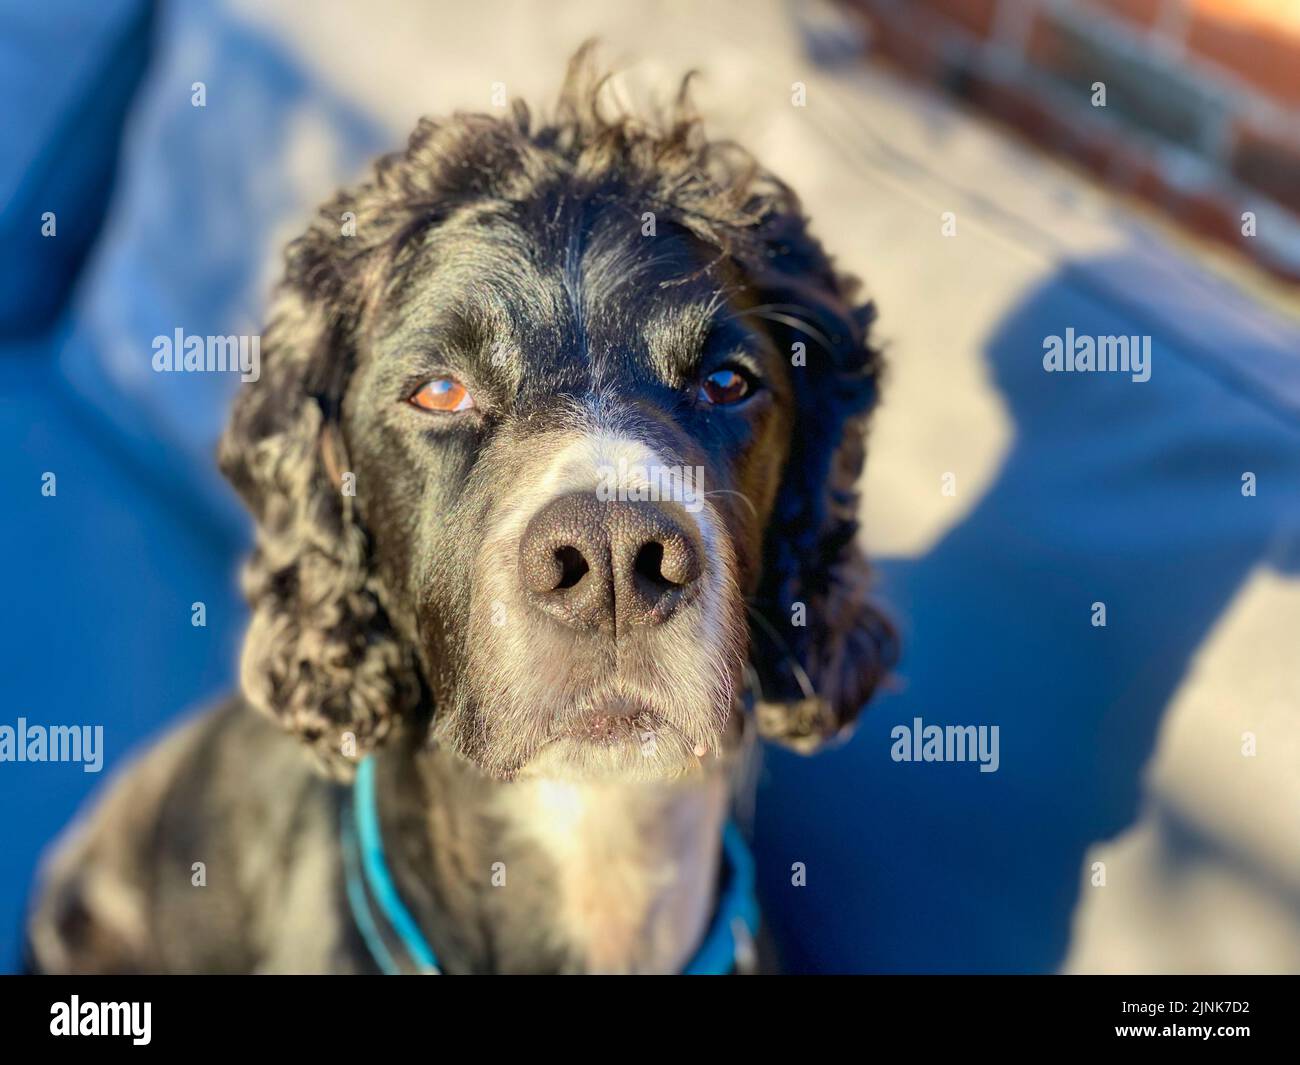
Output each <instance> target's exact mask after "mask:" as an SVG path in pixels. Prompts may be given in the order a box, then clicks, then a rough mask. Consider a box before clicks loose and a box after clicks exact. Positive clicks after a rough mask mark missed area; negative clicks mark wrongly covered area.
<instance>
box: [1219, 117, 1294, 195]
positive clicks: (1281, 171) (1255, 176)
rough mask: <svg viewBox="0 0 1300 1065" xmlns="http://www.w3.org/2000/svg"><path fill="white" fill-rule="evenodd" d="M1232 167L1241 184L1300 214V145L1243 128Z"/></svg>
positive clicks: (1240, 130)
mask: <svg viewBox="0 0 1300 1065" xmlns="http://www.w3.org/2000/svg"><path fill="white" fill-rule="evenodd" d="M1231 168H1232V172H1233V174H1234V175H1236V177H1237V178H1238V179H1239V180H1240V181H1241V182H1243V183H1244V184H1246V185H1249V186H1251V187H1252V188H1255V189H1258V190H1259V191H1260V192H1263V193H1265V194H1266V195H1267V196H1269V197H1270V198H1272V199H1274V200H1276V201H1277V202H1278V203H1280V204H1282V205H1283V206H1284V207H1286V208H1288V209H1289V210H1291V211H1292V212H1294V213H1295V214H1297V215H1300V143H1297V142H1296V141H1294V140H1286V139H1283V138H1282V137H1279V136H1277V135H1274V134H1271V133H1267V132H1265V131H1263V130H1259V129H1255V128H1253V127H1251V126H1249V125H1241V126H1239V127H1238V129H1237V131H1236V139H1235V144H1234V145H1233V149H1232V163H1231Z"/></svg>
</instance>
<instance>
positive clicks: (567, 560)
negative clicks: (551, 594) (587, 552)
mask: <svg viewBox="0 0 1300 1065" xmlns="http://www.w3.org/2000/svg"><path fill="white" fill-rule="evenodd" d="M555 561H556V562H558V563H559V565H560V579H559V581H558V582H557V583H556V585H555V590H556V591H560V590H561V589H564V588H572V587H573V586H574V585H575V584H577V583H578V582H579V581H580V580H582V578H583V577H584V576H586V574H587V570H588V569H590V567H589V566H588V565H587V560H586V559H585V558H583V557H582V552H581V551H579V550H578V549H577V548H576V547H569V546H567V545H566V546H564V547H557V548H556V549H555Z"/></svg>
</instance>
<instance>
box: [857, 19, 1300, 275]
mask: <svg viewBox="0 0 1300 1065" xmlns="http://www.w3.org/2000/svg"><path fill="white" fill-rule="evenodd" d="M846 2H848V3H849V4H850V6H852V7H853V8H854V9H856V10H857V11H859V12H860V13H862V14H863V15H864V16H865V17H866V19H867V21H868V23H869V25H870V28H871V32H870V45H869V47H870V49H871V50H872V51H873V52H874V53H876V54H878V55H880V56H881V57H883V58H885V59H887V60H889V61H890V62H892V63H894V64H895V65H897V66H899V67H901V68H902V69H903V70H904V71H906V72H907V73H909V74H910V75H912V76H914V77H917V78H920V79H922V80H925V81H928V82H931V83H934V84H937V85H939V86H941V87H942V88H944V89H945V90H947V91H949V92H951V93H953V94H955V95H957V96H959V97H961V98H963V99H965V100H967V101H968V102H970V103H971V104H973V105H974V106H976V107H978V108H981V109H983V110H985V111H988V112H990V113H991V114H993V115H994V116H996V117H997V118H999V119H1001V120H1002V121H1004V122H1007V123H1009V124H1010V125H1012V126H1014V127H1015V128H1016V129H1018V130H1019V131H1020V132H1021V133H1023V134H1024V135H1025V136H1027V137H1029V138H1031V139H1032V140H1034V141H1036V142H1037V143H1039V144H1042V145H1044V146H1045V147H1048V148H1050V149H1053V150H1056V151H1059V152H1062V153H1065V154H1067V155H1069V156H1071V157H1072V158H1074V159H1076V160H1078V161H1079V162H1081V163H1082V164H1083V165H1084V166H1086V167H1087V168H1088V169H1090V170H1092V171H1093V172H1094V173H1096V174H1097V175H1098V176H1099V177H1100V178H1102V179H1103V180H1105V181H1107V182H1109V183H1111V184H1113V185H1116V186H1119V187H1121V188H1124V189H1127V190H1129V191H1131V192H1134V193H1136V194H1138V195H1140V196H1142V197H1143V198H1145V199H1147V200H1149V201H1151V202H1152V203H1154V204H1156V205H1158V206H1159V207H1161V208H1163V209H1164V210H1166V211H1168V212H1169V213H1170V214H1171V215H1173V216H1174V217H1176V218H1178V219H1179V220H1181V221H1182V222H1184V223H1185V224H1186V225H1188V226H1190V227H1191V228H1193V229H1195V230H1196V231H1198V232H1200V233H1202V234H1203V235H1206V236H1209V237H1211V238H1213V239H1215V240H1218V241H1222V242H1223V243H1226V244H1230V245H1232V246H1233V247H1235V248H1237V249H1239V250H1240V251H1242V252H1243V253H1245V254H1246V255H1248V256H1250V257H1252V258H1254V259H1255V260H1256V261H1258V262H1260V263H1262V264H1263V265H1265V266H1266V267H1268V268H1269V269H1271V270H1273V271H1274V272H1276V273H1278V274H1280V275H1281V276H1283V277H1287V278H1290V279H1293V280H1300V0H846ZM1099 86H1101V87H1104V103H1103V102H1101V101H1102V97H1101V96H1100V94H1099V93H1098V87H1099ZM1247 212H1249V213H1250V214H1251V216H1253V221H1254V233H1253V235H1251V234H1250V233H1249V232H1248V231H1249V229H1250V226H1249V224H1248V222H1247V220H1245V219H1243V215H1245V214H1246V213H1247Z"/></svg>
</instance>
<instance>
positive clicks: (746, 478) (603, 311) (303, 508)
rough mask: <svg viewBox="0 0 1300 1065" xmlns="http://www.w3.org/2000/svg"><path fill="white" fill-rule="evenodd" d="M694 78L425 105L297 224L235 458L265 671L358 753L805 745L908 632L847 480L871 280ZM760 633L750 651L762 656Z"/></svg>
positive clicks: (623, 758) (264, 704) (680, 754)
mask: <svg viewBox="0 0 1300 1065" xmlns="http://www.w3.org/2000/svg"><path fill="white" fill-rule="evenodd" d="M853 289H854V285H853V283H852V282H851V281H849V280H848V279H846V278H844V277H842V276H840V275H839V274H837V273H836V272H835V271H834V269H833V268H832V266H831V264H830V262H829V260H828V258H827V256H826V254H825V253H824V252H823V250H822V248H821V246H820V245H819V244H818V243H817V242H816V241H815V240H814V239H813V238H812V237H811V236H810V235H809V232H808V229H807V223H806V220H805V218H804V216H803V213H802V211H801V208H800V205H799V203H798V201H797V199H796V197H795V196H794V194H793V193H792V192H791V191H790V190H789V189H788V188H787V187H786V186H785V185H784V184H782V183H781V182H780V181H779V180H777V179H776V178H775V177H773V176H772V175H771V174H769V173H767V172H766V171H764V170H763V169H761V168H760V167H758V166H757V164H756V163H755V162H754V161H753V160H752V159H751V158H750V157H749V156H748V155H747V154H745V153H744V152H742V151H741V150H740V149H738V148H736V147H735V146H734V145H731V144H724V143H716V142H710V141H708V140H707V139H706V138H705V136H704V134H703V132H702V130H701V128H700V125H699V123H698V121H697V119H696V118H695V117H694V116H693V114H692V113H691V111H690V108H689V105H688V104H687V103H686V101H685V96H684V94H683V96H682V98H680V99H679V101H678V104H677V106H676V108H675V110H674V111H673V112H672V113H671V114H670V115H669V116H668V117H666V118H665V119H663V120H662V121H659V122H656V123H648V122H647V123H643V122H640V121H638V120H636V119H634V118H632V117H629V116H627V115H621V114H620V115H616V116H609V115H607V114H605V112H604V111H603V110H602V106H601V95H600V91H599V85H598V84H596V83H595V82H594V79H593V78H592V77H591V76H590V74H589V73H588V68H587V66H586V64H585V63H584V62H583V61H582V60H581V59H579V60H577V61H575V65H574V67H573V68H572V70H571V72H570V76H569V79H568V82H567V83H566V88H565V90H564V93H563V95H562V97H561V101H560V105H559V107H558V109H557V112H556V115H555V117H554V119H552V120H550V121H547V122H543V123H538V122H535V121H534V119H533V118H532V116H531V115H530V114H529V112H528V110H527V109H526V108H525V107H523V106H522V105H521V104H516V105H515V106H514V108H513V110H512V112H511V113H510V114H509V116H508V117H487V116H479V115H470V116H457V117H455V118H453V119H451V120H448V121H435V120H429V119H426V120H423V121H422V122H421V123H420V124H419V126H418V127H417V129H416V130H415V132H414V134H413V135H412V137H411V139H410V143H409V146H408V147H407V149H406V150H405V151H404V152H400V153H395V154H393V155H390V156H387V157H385V158H383V159H381V160H379V161H378V163H377V164H376V165H375V168H374V171H373V173H372V175H371V176H370V178H369V179H368V180H367V181H365V182H364V183H363V184H361V185H360V186H358V187H356V188H353V189H351V190H347V191H344V192H342V193H340V194H339V195H338V196H337V197H336V198H335V199H334V200H333V201H331V202H330V203H329V204H327V205H326V206H325V207H324V208H323V209H322V210H321V212H320V213H319V215H318V216H317V218H316V220H315V221H314V223H313V224H312V225H311V227H310V228H309V229H308V231H307V232H306V234H305V235H304V236H302V237H300V238H299V239H298V240H296V241H294V242H293V243H292V244H291V245H290V246H289V249H288V251H287V266H286V271H285V276H284V279H283V281H282V282H281V284H280V287H279V290H278V296H277V300H276V303H275V306H274V308H273V312H272V317H271V322H270V325H269V326H268V329H267V332H266V334H265V337H264V339H263V372H262V377H261V379H260V380H259V381H257V382H256V383H250V384H246V385H244V386H243V389H242V391H241V393H240V396H239V398H238V400H237V402H236V404H235V408H234V412H233V415H232V418H231V423H230V426H229V428H228V430H227V433H226V435H225V437H224V439H223V441H222V448H221V461H222V467H223V470H224V471H225V472H226V474H227V476H228V477H229V478H230V479H231V481H232V482H233V483H234V485H235V486H236V488H237V489H238V490H239V492H240V493H241V495H242V496H243V498H244V499H245V501H246V502H247V503H248V505H249V507H250V508H251V509H252V511H253V513H254V515H255V517H256V519H257V524H258V531H257V544H256V549H255V552H254V555H253V558H252V560H251V561H250V563H249V565H248V567H247V570H246V575H245V586H246V592H247V594H248V596H249V599H250V602H251V604H252V607H253V617H252V622H251V625H250V629H249V632H248V635H247V637H246V642H245V650H244V658H243V665H242V683H243V686H244V689H245V693H246V695H247V696H248V698H249V699H250V701H251V702H252V703H253V704H254V705H256V706H258V707H259V708H261V709H263V710H264V711H266V712H268V713H270V714H272V715H273V716H275V717H277V718H279V719H280V720H281V721H282V722H283V723H284V724H285V725H286V726H287V727H288V728H289V729H291V730H293V731H296V732H298V733H299V734H301V735H302V737H303V738H304V739H305V740H307V741H308V742H309V743H310V744H311V745H312V746H313V747H314V748H315V750H316V751H317V752H318V753H319V754H320V755H321V756H322V760H323V761H324V762H325V763H326V764H327V765H330V766H334V767H336V768H340V769H343V770H344V771H346V767H347V766H348V765H350V764H351V762H352V761H353V760H355V758H358V757H361V756H364V755H365V754H366V753H367V752H368V751H370V750H371V749H373V748H374V747H375V746H376V745H378V744H379V743H380V742H381V741H383V740H384V739H385V737H386V736H387V735H388V734H389V733H390V732H391V731H393V729H394V727H395V726H397V725H402V726H403V727H415V728H420V729H427V730H428V734H429V736H430V737H431V738H433V739H435V740H437V741H438V742H439V743H442V744H444V745H447V746H449V747H451V748H453V749H454V750H456V751H458V752H460V753H461V754H463V755H464V756H465V757H467V758H469V759H470V760H472V761H473V762H475V763H476V764H477V765H479V766H480V767H481V768H482V769H484V770H486V771H487V772H489V773H491V774H493V775H496V776H500V777H506V778H508V777H512V776H515V775H517V774H521V773H524V774H526V773H552V774H553V773H558V774H571V773H610V772H614V773H622V774H628V775H636V776H664V775H671V774H675V773H679V772H682V771H684V770H687V769H689V768H691V767H692V766H693V765H695V764H696V761H697V759H699V758H700V757H701V756H702V755H703V754H704V753H705V752H706V751H709V750H716V749H718V748H719V747H720V746H721V745H722V744H723V742H724V736H726V735H727V734H728V731H729V726H730V725H731V724H732V723H733V722H734V715H735V712H736V707H737V703H738V695H739V693H740V692H741V690H742V688H743V686H744V684H745V682H746V678H747V675H748V678H749V679H750V680H751V681H752V682H753V683H754V685H755V688H756V689H757V692H758V696H757V713H758V719H759V724H760V729H761V731H762V732H764V733H765V734H766V735H769V736H772V737H774V738H777V739H781V740H784V741H786V742H788V743H791V744H792V745H794V746H796V747H799V748H800V749H811V748H812V747H814V746H816V744H817V743H818V742H820V741H821V740H823V739H824V738H826V737H828V736H830V735H833V734H834V733H835V732H836V731H838V730H839V729H840V728H841V727H842V726H843V725H845V724H846V723H847V722H848V721H850V720H851V719H852V718H853V717H854V716H855V715H856V713H857V712H858V710H859V709H860V708H861V706H862V705H863V703H864V702H865V701H866V700H867V698H868V696H869V695H870V693H871V690H872V689H873V687H874V686H875V685H876V683H877V682H878V680H879V679H880V678H881V676H882V675H883V673H884V672H885V671H886V670H887V669H888V667H889V666H890V664H891V663H892V661H893V657H894V638H893V633H892V630H891V629H890V627H889V626H888V624H887V623H886V622H885V621H884V619H883V618H882V616H881V615H880V614H879V613H878V612H877V611H876V610H875V609H873V607H872V606H871V605H870V604H869V602H868V600H867V567H866V564H865V561H864V560H863V557H862V555H861V553H860V551H859V549H858V547H857V546H856V544H855V532H856V523H855V512H856V509H857V501H858V500H857V493H856V489H855V484H856V481H857V478H858V474H859V472H860V470H861V466H862V460H863V434H864V427H865V419H866V417H867V415H868V413H869V411H870V409H871V407H872V405H873V403H874V400H875V397H876V386H877V379H878V373H879V358H878V355H877V353H876V351H875V350H874V349H873V348H872V347H871V346H870V344H869V342H868V336H867V333H868V328H869V326H870V323H871V319H872V310H871V307H870V306H869V305H867V306H860V307H855V305H854V303H853V300H852V296H853ZM751 664H752V669H750V668H749V666H750V665H751Z"/></svg>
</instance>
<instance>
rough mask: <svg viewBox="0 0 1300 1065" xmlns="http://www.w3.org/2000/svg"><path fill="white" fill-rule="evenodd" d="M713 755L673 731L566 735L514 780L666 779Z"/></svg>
mask: <svg viewBox="0 0 1300 1065" xmlns="http://www.w3.org/2000/svg"><path fill="white" fill-rule="evenodd" d="M697 752H698V753H697ZM713 758H714V753H713V752H712V750H709V751H702V750H701V749H700V748H698V747H693V746H692V745H691V744H690V742H689V741H687V740H686V739H685V738H683V737H682V736H680V735H678V734H676V733H672V732H663V731H660V732H656V733H653V734H650V733H641V732H638V731H637V730H636V729H635V728H631V727H629V728H626V729H623V728H618V729H617V730H616V734H614V735H609V734H602V735H599V736H595V737H593V736H591V735H586V734H582V733H565V734H563V735H560V736H557V737H555V738H554V739H552V740H550V741H549V742H548V743H546V744H545V745H544V746H543V747H542V748H541V750H539V751H538V752H537V753H536V754H535V755H534V756H533V757H532V758H530V759H529V760H528V761H527V762H525V763H524V764H523V765H522V766H520V767H519V770H518V772H517V773H516V774H515V779H516V780H528V779H538V778H543V777H544V778H547V779H558V780H578V781H587V780H590V781H597V780H599V781H614V780H641V781H644V780H671V779H675V778H678V777H687V776H692V775H694V774H697V773H700V772H702V771H703V769H704V768H705V765H706V763H707V762H708V761H709V760H711V759H713Z"/></svg>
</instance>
